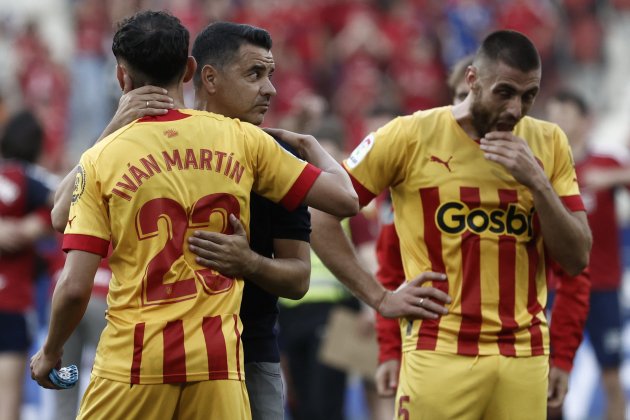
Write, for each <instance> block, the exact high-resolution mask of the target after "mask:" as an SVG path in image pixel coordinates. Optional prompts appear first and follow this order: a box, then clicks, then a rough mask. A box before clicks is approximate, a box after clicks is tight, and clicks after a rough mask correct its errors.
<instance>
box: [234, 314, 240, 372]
mask: <svg viewBox="0 0 630 420" xmlns="http://www.w3.org/2000/svg"><path fill="white" fill-rule="evenodd" d="M232 316H233V317H234V333H235V334H236V351H235V353H236V371H237V372H238V380H239V381H240V380H241V350H240V349H241V333H240V332H239V331H238V315H236V314H234V315H232Z"/></svg>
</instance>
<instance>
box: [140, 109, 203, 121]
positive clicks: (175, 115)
mask: <svg viewBox="0 0 630 420" xmlns="http://www.w3.org/2000/svg"><path fill="white" fill-rule="evenodd" d="M190 116H191V115H188V114H184V113H183V112H179V111H178V110H177V109H169V110H168V112H167V113H166V114H164V115H147V116H146V117H142V118H140V119H139V120H138V122H139V123H144V122H167V121H177V120H183V119H184V118H188V117H190Z"/></svg>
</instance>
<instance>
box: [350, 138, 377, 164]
mask: <svg viewBox="0 0 630 420" xmlns="http://www.w3.org/2000/svg"><path fill="white" fill-rule="evenodd" d="M374 141H375V138H374V133H370V134H369V135H368V136H367V137H366V138H364V139H363V141H362V142H361V143H360V144H359V145H358V146H357V147H356V149H354V151H353V152H352V154H351V155H350V157H349V158H348V160H347V161H346V164H347V165H348V167H349V168H350V169H352V168H355V167H356V166H357V165H358V164H359V163H361V161H362V160H363V159H364V158H365V157H366V156H367V154H368V153H369V152H370V150H371V149H372V147H373V146H374Z"/></svg>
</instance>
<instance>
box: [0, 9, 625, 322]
mask: <svg viewBox="0 0 630 420" xmlns="http://www.w3.org/2000/svg"><path fill="white" fill-rule="evenodd" d="M140 9H166V10H169V11H170V12H171V13H173V14H174V15H176V16H177V17H179V18H180V19H181V20H182V22H183V23H184V25H185V26H186V27H187V28H188V29H189V30H190V33H191V39H194V37H195V36H196V35H197V33H198V32H199V31H200V30H201V29H202V28H203V27H204V26H205V25H207V24H208V23H209V22H212V21H216V20H229V21H236V22H243V23H249V24H252V25H255V26H260V27H262V28H265V29H266V30H268V31H269V32H270V34H271V36H272V38H273V49H272V51H273V55H274V59H275V62H276V70H275V73H274V76H273V82H274V84H275V87H276V89H277V92H278V94H277V96H276V97H275V98H273V99H272V106H271V108H270V110H269V112H268V114H267V116H266V119H265V122H264V125H265V126H274V127H281V128H286V129H290V130H294V131H299V132H308V133H311V134H315V135H316V136H317V135H322V136H326V137H335V138H339V139H342V140H343V144H344V148H345V151H346V152H348V151H350V150H352V148H353V147H354V146H356V145H357V144H358V143H359V142H360V141H361V139H362V138H363V137H364V136H365V135H366V134H367V133H368V132H369V131H370V130H371V129H374V128H375V126H378V125H380V124H382V123H383V122H385V121H387V119H389V118H391V117H392V116H395V115H403V114H409V113H412V112H414V111H416V110H420V109H426V108H431V107H435V106H441V105H446V104H448V103H450V99H451V98H450V92H449V91H448V88H447V85H446V79H447V76H448V73H449V70H450V68H451V66H452V65H453V64H454V63H455V62H457V61H458V60H459V59H461V58H462V57H464V56H466V55H469V54H471V53H473V52H474V51H475V50H476V48H477V46H478V43H479V42H480V40H481V39H483V37H484V36H485V35H487V34H488V33H489V32H490V31H492V30H494V29H499V28H510V29H515V30H518V31H520V32H523V33H525V34H526V35H528V36H529V37H530V38H531V39H532V40H533V42H534V43H535V44H536V46H537V47H538V49H539V51H540V53H541V56H542V61H543V78H542V89H541V93H540V95H539V97H538V99H537V102H536V104H535V107H534V109H533V110H532V113H531V114H532V115H533V116H538V117H542V116H543V111H544V106H545V103H546V99H547V98H548V97H549V96H551V95H552V94H553V93H554V92H555V91H556V90H558V89H559V88H561V87H562V88H569V89H571V90H573V91H576V92H578V93H579V94H581V95H582V96H583V97H584V98H585V99H586V101H587V103H588V104H589V105H590V107H591V109H592V115H593V125H592V139H593V142H594V145H595V147H599V148H602V149H608V150H609V151H610V150H612V151H613V153H614V154H615V155H616V156H618V157H619V156H624V155H626V154H628V151H627V149H626V147H627V146H626V145H627V142H628V140H629V139H630V118H629V116H630V78H629V77H628V76H627V72H628V69H629V68H630V45H629V42H628V41H629V40H630V0H309V1H303V0H20V1H19V2H16V1H8V0H0V129H1V128H2V126H3V125H4V124H5V123H6V121H7V120H8V119H9V118H10V117H11V116H12V115H14V114H15V113H17V112H18V111H20V110H24V109H27V110H30V111H32V112H33V113H34V114H35V115H36V116H37V118H38V119H39V121H40V123H41V125H42V127H43V129H44V146H43V149H44V152H43V154H42V156H41V159H40V161H39V164H40V165H41V166H43V167H44V168H46V169H47V170H48V171H50V172H51V173H52V174H57V175H65V173H67V171H68V170H69V169H70V168H71V167H72V166H74V165H75V164H76V162H77V161H78V158H79V156H80V154H81V153H82V152H83V151H84V150H85V149H87V148H88V147H89V146H90V145H91V144H93V142H94V141H95V140H96V139H97V138H98V137H99V135H100V133H101V132H102V130H103V129H104V127H105V126H106V125H107V123H108V122H109V120H110V118H111V116H112V115H113V112H114V110H115V109H116V106H117V104H118V99H119V97H120V95H121V92H120V88H119V86H118V84H117V82H116V79H115V60H114V57H113V55H112V53H111V40H112V34H113V32H114V28H115V23H116V22H117V21H119V20H120V19H121V18H123V17H126V16H129V15H131V14H133V13H134V12H136V11H137V10H140ZM187 96H188V97H187V103H188V104H189V106H191V107H192V105H193V103H192V102H193V101H192V86H188V92H187ZM383 118H386V119H385V120H383ZM626 214H628V215H630V211H627V212H626ZM43 325H45V323H44V324H43Z"/></svg>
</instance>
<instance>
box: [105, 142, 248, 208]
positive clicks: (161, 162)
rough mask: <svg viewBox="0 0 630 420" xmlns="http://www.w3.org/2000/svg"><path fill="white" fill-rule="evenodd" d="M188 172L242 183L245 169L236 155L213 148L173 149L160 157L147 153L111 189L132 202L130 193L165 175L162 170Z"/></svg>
mask: <svg viewBox="0 0 630 420" xmlns="http://www.w3.org/2000/svg"><path fill="white" fill-rule="evenodd" d="M188 169H197V170H203V171H215V172H223V175H224V176H226V177H228V178H230V179H232V180H234V182H236V183H237V184H238V183H240V182H241V176H242V175H243V172H244V171H245V166H243V164H241V163H240V162H239V161H238V160H236V159H234V153H228V152H221V151H218V150H215V151H212V150H210V149H199V150H197V151H195V150H193V149H186V150H185V151H184V150H182V151H180V150H177V149H174V150H172V151H170V152H169V151H166V150H164V151H162V152H161V153H160V154H158V155H157V158H156V157H155V156H154V155H153V154H148V155H147V156H145V157H143V158H140V161H139V162H137V163H135V164H131V163H128V164H127V173H125V174H124V175H122V176H121V180H120V181H118V182H117V183H116V186H115V187H114V188H112V194H115V195H117V196H119V197H121V198H124V199H125V200H127V201H129V200H131V195H129V193H135V192H136V191H138V187H140V186H141V185H142V183H143V182H144V181H145V180H148V179H150V178H151V177H152V176H154V175H155V174H159V173H162V171H163V170H165V171H166V172H169V171H173V170H179V171H182V170H188ZM123 190H125V191H123Z"/></svg>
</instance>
